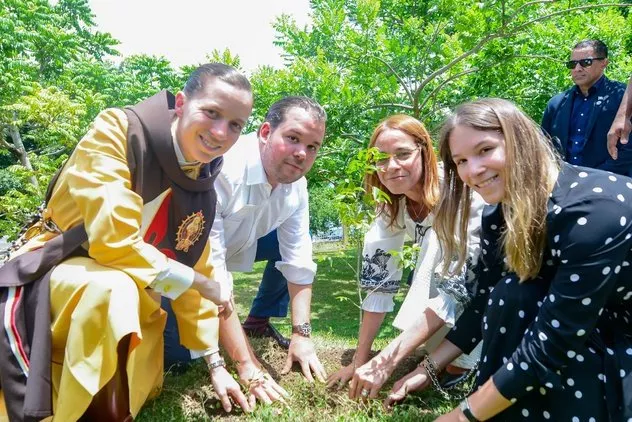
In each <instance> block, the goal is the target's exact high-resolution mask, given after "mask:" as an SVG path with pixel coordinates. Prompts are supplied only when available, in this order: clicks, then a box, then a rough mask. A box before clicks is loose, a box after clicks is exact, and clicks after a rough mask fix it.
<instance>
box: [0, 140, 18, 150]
mask: <svg viewBox="0 0 632 422" xmlns="http://www.w3.org/2000/svg"><path fill="white" fill-rule="evenodd" d="M0 145H2V146H3V147H5V148H6V149H8V150H10V151H13V152H15V153H16V154H19V153H20V151H18V149H17V148H16V147H14V146H13V145H11V144H10V143H8V142H7V141H5V140H4V138H2V139H0Z"/></svg>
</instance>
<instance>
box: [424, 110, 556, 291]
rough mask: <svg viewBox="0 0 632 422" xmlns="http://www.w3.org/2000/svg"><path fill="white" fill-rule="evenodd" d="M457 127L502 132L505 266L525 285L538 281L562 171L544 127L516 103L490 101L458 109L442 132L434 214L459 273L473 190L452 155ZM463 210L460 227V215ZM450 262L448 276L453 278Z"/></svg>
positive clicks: (446, 268) (446, 267) (438, 234)
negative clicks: (553, 197)
mask: <svg viewBox="0 0 632 422" xmlns="http://www.w3.org/2000/svg"><path fill="white" fill-rule="evenodd" d="M457 126H468V127H471V128H473V129H476V130H481V131H498V132H500V133H502V134H503V136H504V138H505V197H504V198H503V200H502V211H503V214H504V218H505V229H504V231H503V233H502V246H503V251H504V253H505V256H506V257H507V262H506V266H507V268H508V269H509V270H510V271H513V272H515V273H516V274H517V275H518V276H519V277H520V280H521V281H524V280H526V279H528V278H532V277H535V276H536V275H537V274H538V272H539V271H540V267H541V266H542V257H543V254H544V247H545V244H546V214H547V201H548V199H549V195H550V193H551V191H552V190H553V185H554V183H555V179H556V176H557V172H558V171H559V167H560V160H559V158H558V157H557V156H556V154H555V152H554V151H553V148H552V146H551V142H550V140H549V139H547V138H546V136H545V135H544V134H543V132H542V131H541V130H540V127H539V126H538V125H537V124H536V123H535V122H534V121H533V120H531V119H530V118H529V117H528V116H526V115H525V114H524V113H523V112H522V111H520V110H519V109H518V107H516V106H515V105H514V104H513V103H511V102H510V101H507V100H502V99H498V98H488V99H481V100H477V101H473V102H470V103H465V104H463V105H461V106H459V107H458V108H457V109H456V111H455V113H454V114H453V115H452V116H451V117H449V118H448V120H447V121H446V122H445V123H444V125H443V127H442V129H441V140H440V145H439V155H440V157H441V159H442V160H443V164H444V167H443V168H444V172H445V179H444V184H443V188H442V192H441V201H440V204H439V209H438V210H437V212H436V213H435V215H436V217H435V230H436V232H437V236H438V237H439V240H440V242H441V245H442V248H443V250H444V253H445V256H455V257H458V260H459V265H458V266H457V268H460V267H461V266H462V265H463V263H464V262H465V255H466V249H465V246H464V245H460V244H459V242H458V239H459V238H460V239H465V238H466V233H467V223H468V217H469V215H468V214H469V209H470V207H469V206H470V196H471V192H470V188H469V187H468V186H466V185H465V184H464V183H463V181H461V179H460V178H459V176H458V173H457V169H456V165H455V163H454V161H453V160H452V154H451V152H450V143H449V141H450V135H451V134H452V130H454V128H455V127H457ZM458 209H461V210H463V212H462V213H461V214H460V221H459V222H458V225H459V227H458V230H457V228H456V225H457V221H456V220H457V218H458V217H457V215H458V213H457V210H458ZM449 261H450V260H446V263H445V264H444V268H443V271H444V272H446V273H447V272H448V271H449V268H448V265H449Z"/></svg>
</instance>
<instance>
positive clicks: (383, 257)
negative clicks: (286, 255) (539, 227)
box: [327, 115, 483, 398]
mask: <svg viewBox="0 0 632 422" xmlns="http://www.w3.org/2000/svg"><path fill="white" fill-rule="evenodd" d="M371 147H376V148H377V149H378V150H379V151H380V152H382V153H383V157H384V158H382V159H379V160H378V161H377V163H376V166H377V168H378V172H377V173H375V174H369V175H367V176H366V177H365V187H366V189H367V191H371V190H372V189H373V188H379V189H380V190H382V191H383V192H384V193H385V194H387V195H388V197H389V198H390V202H386V203H381V204H379V205H378V208H377V217H376V219H375V221H374V222H373V224H372V225H371V227H370V229H369V231H368V232H367V233H366V235H365V238H364V248H363V263H362V272H361V275H360V284H361V288H362V289H363V291H364V292H365V294H366V296H365V299H364V300H363V302H362V309H363V317H362V323H361V327H360V336H359V337H360V338H359V340H358V348H357V350H356V353H355V355H354V357H353V360H352V362H351V364H349V365H348V366H346V367H343V368H341V369H340V370H339V371H338V372H336V373H334V374H332V375H330V376H329V378H328V380H327V385H328V387H334V386H342V385H343V384H345V383H346V382H347V381H349V380H350V379H351V383H350V388H349V397H350V398H356V397H367V396H369V397H376V396H377V393H378V392H379V390H380V388H381V386H382V385H383V384H384V382H386V380H387V379H388V377H389V375H390V374H391V373H392V371H393V370H394V368H395V366H397V364H398V363H399V362H400V361H401V359H403V358H405V357H406V356H408V355H409V354H410V353H411V352H412V351H413V350H414V349H415V348H416V347H418V346H419V345H421V344H423V343H426V348H432V346H433V344H434V345H436V344H438V342H439V341H440V340H441V339H442V338H443V336H444V335H445V334H446V332H447V329H448V327H451V326H452V325H453V324H454V321H455V320H456V318H457V317H458V315H459V314H460V313H461V311H462V310H463V304H464V303H465V302H466V301H468V300H469V299H468V294H467V291H466V289H465V286H464V283H465V280H466V278H469V277H467V275H468V271H470V272H471V268H468V267H467V266H470V267H471V266H472V265H474V264H475V263H476V259H477V253H478V250H479V245H478V230H479V228H480V211H481V209H482V205H483V204H482V201H481V200H480V198H473V201H472V211H471V213H470V215H473V216H474V217H473V218H472V222H471V223H470V227H469V228H468V232H469V235H470V236H469V237H470V238H469V239H468V247H469V249H470V257H471V258H472V259H471V260H470V261H469V262H468V264H467V266H466V267H464V268H463V271H462V272H461V276H460V277H453V278H451V279H441V278H440V277H439V276H438V273H439V272H440V269H441V263H442V260H441V253H440V250H439V244H438V241H437V237H436V234H435V232H434V230H433V229H432V223H433V220H434V217H433V214H432V211H433V209H434V208H435V206H436V205H437V204H438V201H439V185H440V183H441V181H440V178H439V164H438V163H437V157H436V155H435V152H434V150H433V148H432V140H431V139H430V135H429V134H428V132H427V131H426V129H425V127H424V126H423V124H422V123H421V122H419V121H418V120H416V119H415V118H413V117H410V116H406V115H394V116H391V117H389V118H387V119H385V120H384V121H382V122H381V123H380V124H379V125H378V126H377V128H376V129H375V130H374V132H373V135H372V136H371V140H370V142H369V148H371ZM406 236H408V237H410V238H411V239H412V240H413V241H414V242H415V243H417V244H418V245H419V246H420V252H419V256H418V258H417V264H416V268H415V272H414V275H413V283H412V285H411V288H410V290H409V292H408V294H407V296H406V299H405V300H404V303H403V304H402V307H401V309H400V312H399V313H398V315H397V317H396V318H395V321H394V323H393V325H394V326H395V327H397V328H399V329H401V330H403V332H402V333H401V334H400V335H399V336H398V337H397V338H396V339H395V340H393V341H392V342H391V343H390V344H389V345H388V346H387V347H386V348H385V349H384V350H382V352H380V354H379V355H378V356H376V357H374V358H373V359H372V360H371V362H368V361H369V353H370V352H371V345H372V344H373V340H374V339H375V336H376V335H377V332H378V330H379V328H380V326H381V325H382V322H383V321H384V317H385V315H386V313H387V312H392V311H393V308H394V301H393V298H394V296H395V294H396V293H397V291H398V289H399V285H400V279H401V276H402V270H401V268H400V262H399V258H398V257H397V256H396V254H393V253H392V251H401V250H402V248H403V245H404V241H405V238H406ZM429 341H430V342H429ZM470 361H471V359H470ZM367 362H368V363H367ZM461 366H466V367H467V366H471V364H470V365H468V362H467V361H466V362H462V363H461Z"/></svg>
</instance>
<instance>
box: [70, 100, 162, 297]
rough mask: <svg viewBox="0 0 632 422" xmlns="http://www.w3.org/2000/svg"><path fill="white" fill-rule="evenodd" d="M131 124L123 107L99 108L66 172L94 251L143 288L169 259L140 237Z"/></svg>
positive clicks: (92, 253)
mask: <svg viewBox="0 0 632 422" xmlns="http://www.w3.org/2000/svg"><path fill="white" fill-rule="evenodd" d="M127 126H128V123H127V117H126V116H125V113H124V112H123V111H122V110H118V109H108V110H105V111H103V112H101V113H100V114H99V116H97V118H96V120H95V121H94V123H93V125H92V127H91V129H90V131H89V132H88V133H87V134H86V136H85V137H84V138H83V139H82V140H81V141H80V142H79V144H78V145H77V148H76V150H75V152H74V154H73V159H72V160H71V161H70V162H69V163H68V164H69V165H68V168H67V169H66V171H65V172H64V173H65V179H66V181H67V184H68V192H69V195H70V197H71V198H72V200H73V202H74V204H75V205H76V207H77V208H78V211H79V213H80V215H81V220H83V222H84V224H85V228H86V232H87V234H88V241H89V245H90V246H89V251H88V252H89V254H90V256H91V257H92V258H93V259H94V260H96V261H97V262H98V263H99V264H102V265H106V266H108V267H112V268H117V269H120V270H121V271H124V272H125V273H127V274H129V275H130V276H131V277H132V278H133V279H134V280H135V281H136V282H137V283H138V284H139V286H140V287H142V288H144V287H147V286H148V285H149V284H151V283H152V282H153V281H154V280H155V279H156V277H157V276H158V274H160V273H161V272H162V271H164V270H165V269H166V267H167V265H168V261H167V257H166V256H165V255H164V254H163V253H162V252H160V251H158V249H156V248H155V247H154V246H152V245H150V244H148V243H145V242H144V241H143V239H142V236H141V231H140V229H141V227H140V226H141V221H142V208H143V200H142V198H141V197H140V196H139V195H138V194H136V193H135V192H134V191H133V190H132V188H131V181H130V177H131V176H130V172H129V168H128V165H127V158H126V148H127V139H126V137H127V136H126V134H127Z"/></svg>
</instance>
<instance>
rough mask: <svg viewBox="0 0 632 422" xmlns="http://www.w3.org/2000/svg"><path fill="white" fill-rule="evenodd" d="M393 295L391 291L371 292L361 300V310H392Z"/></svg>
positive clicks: (393, 306) (382, 311)
mask: <svg viewBox="0 0 632 422" xmlns="http://www.w3.org/2000/svg"><path fill="white" fill-rule="evenodd" d="M394 297H395V295H394V294H391V293H383V292H373V293H371V294H369V295H368V296H367V297H366V298H365V299H364V300H363V301H362V310H363V311H368V312H379V313H385V312H393V309H394V308H395V302H394V301H393V298H394Z"/></svg>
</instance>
